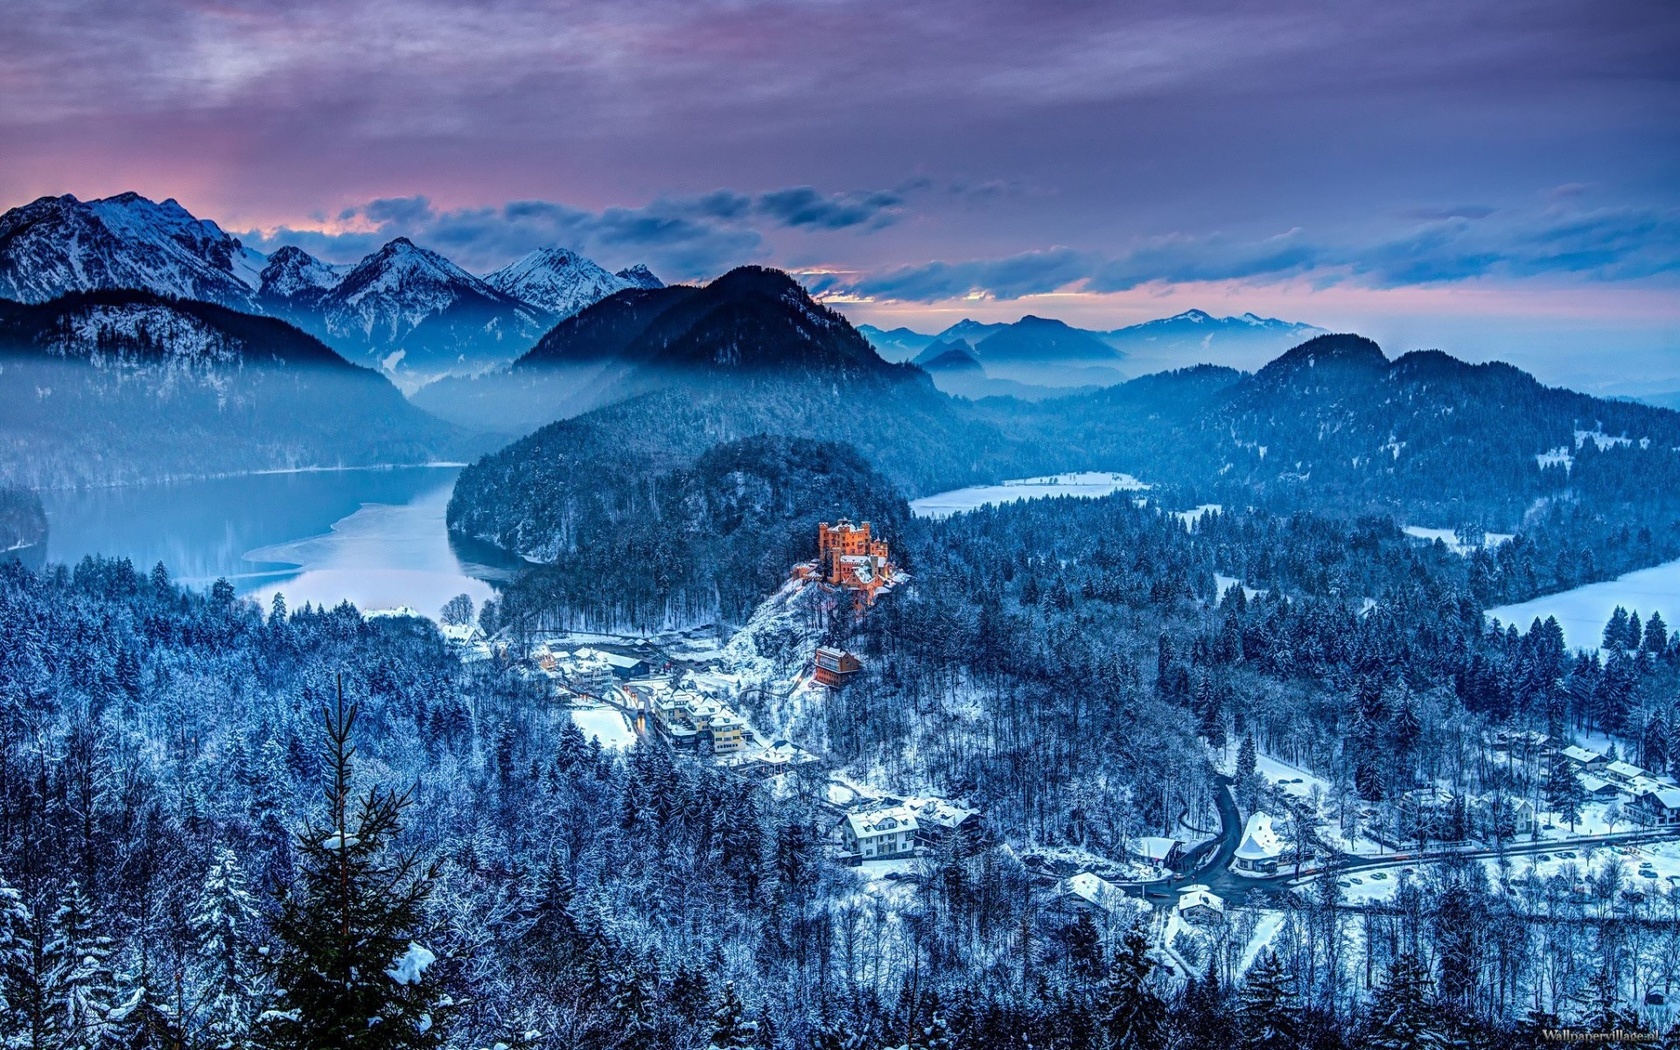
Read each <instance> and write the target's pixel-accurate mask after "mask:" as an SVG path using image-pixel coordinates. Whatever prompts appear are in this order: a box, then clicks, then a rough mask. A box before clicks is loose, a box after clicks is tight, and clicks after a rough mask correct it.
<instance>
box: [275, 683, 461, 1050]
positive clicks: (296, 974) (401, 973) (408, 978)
mask: <svg viewBox="0 0 1680 1050" xmlns="http://www.w3.org/2000/svg"><path fill="white" fill-rule="evenodd" d="M356 717H357V706H356V705H355V704H351V705H349V706H348V707H346V706H345V703H344V693H343V686H342V684H341V685H340V687H339V693H338V701H337V704H336V705H335V706H334V707H332V708H326V707H323V709H322V719H323V722H324V723H325V727H326V745H325V747H324V749H323V758H324V760H325V766H326V770H327V774H328V780H327V789H326V796H327V823H326V825H325V826H322V825H320V824H318V823H316V822H315V821H314V820H310V821H308V822H306V823H305V826H304V830H303V831H302V832H301V833H300V834H299V835H298V852H299V854H300V863H301V870H300V872H299V873H298V879H297V883H296V884H295V886H294V888H293V890H292V892H291V893H290V894H288V895H287V897H286V898H285V900H284V901H283V902H282V905H281V911H280V915H279V917H278V918H277V919H276V921H275V924H274V932H275V936H276V938H277V940H278V942H279V945H278V947H279V950H278V953H277V958H276V959H275V967H274V983H275V985H276V987H277V989H278V993H277V998H278V1003H277V1006H276V1008H275V1009H273V1010H270V1011H269V1012H268V1013H267V1014H266V1015H265V1019H264V1021H265V1023H264V1025H263V1031H262V1032H261V1034H260V1041H261V1042H262V1044H263V1045H264V1046H266V1047H271V1048H274V1050H282V1048H283V1050H348V1048H351V1047H355V1048H366V1050H386V1048H399V1047H400V1048H409V1047H433V1046H439V1045H441V1035H442V1031H441V1029H442V1026H441V1024H439V1022H440V1021H441V1020H442V1019H443V1018H442V1016H441V1014H442V1011H443V1008H444V1006H445V1000H444V999H443V998H442V996H441V995H440V993H439V991H438V989H437V988H436V986H435V981H434V980H433V979H430V978H428V977H427V974H426V970H427V968H428V966H430V964H431V963H432V962H434V961H435V957H434V956H433V955H432V953H431V952H429V951H427V950H426V949H425V948H424V947H422V946H420V945H419V944H416V943H415V942H413V941H412V940H411V939H410V938H412V937H413V936H414V934H415V930H416V927H417V926H418V925H419V921H420V906H421V904H422V903H423V902H424V901H425V899H426V897H427V895H428V894H429V893H430V891H431V886H432V880H433V878H434V871H433V870H432V869H423V868H422V867H421V864H420V860H419V857H418V856H417V855H416V854H415V853H413V852H407V853H399V852H397V851H396V848H395V846H394V845H393V840H394V839H395V838H396V837H397V835H398V834H399V833H400V832H401V830H402V814H403V810H404V809H406V808H407V807H408V805H409V803H410V793H409V792H403V793H401V794H398V793H396V792H394V791H387V790H381V789H379V788H373V789H371V790H369V791H368V792H367V793H366V794H365V795H363V796H362V797H361V799H360V800H359V801H358V800H356V799H353V798H352V796H351V787H350V779H351V758H352V756H353V755H354V753H355V748H353V747H352V746H351V744H350V737H351V732H352V730H353V729H354V728H355V724H356Z"/></svg>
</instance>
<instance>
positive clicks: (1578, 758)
mask: <svg viewBox="0 0 1680 1050" xmlns="http://www.w3.org/2000/svg"><path fill="white" fill-rule="evenodd" d="M1558 754H1560V755H1562V756H1563V757H1564V758H1565V759H1567V760H1568V761H1569V764H1570V765H1571V766H1574V767H1575V770H1576V772H1579V773H1596V772H1598V771H1599V770H1602V769H1603V768H1604V767H1605V766H1607V765H1609V764H1610V760H1609V759H1607V758H1605V757H1604V756H1603V755H1601V754H1599V753H1598V752H1597V751H1589V750H1587V749H1586V748H1584V747H1582V746H1581V745H1579V744H1571V745H1569V746H1568V747H1566V748H1564V749H1563V750H1562V751H1559V752H1558Z"/></svg>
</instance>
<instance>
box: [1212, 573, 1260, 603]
mask: <svg viewBox="0 0 1680 1050" xmlns="http://www.w3.org/2000/svg"><path fill="white" fill-rule="evenodd" d="M1239 582H1240V581H1238V579H1237V578H1236V577H1235V576H1221V575H1220V574H1219V573H1217V572H1216V573H1214V574H1213V589H1214V590H1215V591H1216V592H1218V594H1219V596H1220V597H1221V598H1223V597H1225V592H1226V591H1228V590H1230V589H1231V588H1232V587H1235V586H1236V585H1237V584H1238V583H1239ZM1265 593H1266V592H1265V591H1263V590H1260V589H1259V588H1256V587H1250V586H1249V585H1248V584H1246V583H1245V584H1243V597H1245V598H1247V599H1248V600H1249V601H1253V600H1254V599H1256V598H1258V597H1259V596H1260V595H1262V594H1265Z"/></svg>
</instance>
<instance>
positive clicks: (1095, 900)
mask: <svg viewBox="0 0 1680 1050" xmlns="http://www.w3.org/2000/svg"><path fill="white" fill-rule="evenodd" d="M1061 890H1062V903H1063V904H1065V905H1066V906H1068V907H1069V908H1070V909H1071V910H1074V911H1089V912H1096V913H1100V914H1102V915H1111V914H1113V913H1114V911H1115V910H1116V909H1117V908H1119V907H1120V906H1121V905H1122V904H1124V903H1125V901H1126V891H1125V890H1122V889H1121V888H1120V887H1118V886H1116V885H1114V883H1112V882H1109V881H1108V880H1107V879H1105V878H1103V877H1102V876H1100V875H1098V874H1096V873H1095V872H1090V871H1082V872H1080V873H1079V874H1077V875H1070V876H1068V877H1067V878H1065V879H1063V880H1062V885H1061Z"/></svg>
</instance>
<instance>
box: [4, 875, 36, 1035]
mask: <svg viewBox="0 0 1680 1050" xmlns="http://www.w3.org/2000/svg"><path fill="white" fill-rule="evenodd" d="M32 925H33V923H32V917H31V915H30V913H29V908H28V907H27V906H26V905H25V904H24V903H23V895H22V894H21V893H19V892H18V891H17V890H15V889H13V888H12V887H11V886H9V885H7V884H6V882H5V880H4V879H0V1047H14V1046H17V1047H25V1046H31V1045H36V1044H38V1043H39V1042H40V1039H39V1036H41V1035H44V1032H41V1031H39V1030H38V1028H39V1025H40V1023H41V1022H42V1021H43V1020H44V1017H43V1016H42V1015H43V1011H42V1009H41V1008H42V1006H43V1003H42V1002H41V987H40V982H39V981H38V980H37V979H36V972H35V962H34V958H33V956H34V951H33V948H32V944H33V941H34V937H33V932H32V929H31V927H32Z"/></svg>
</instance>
